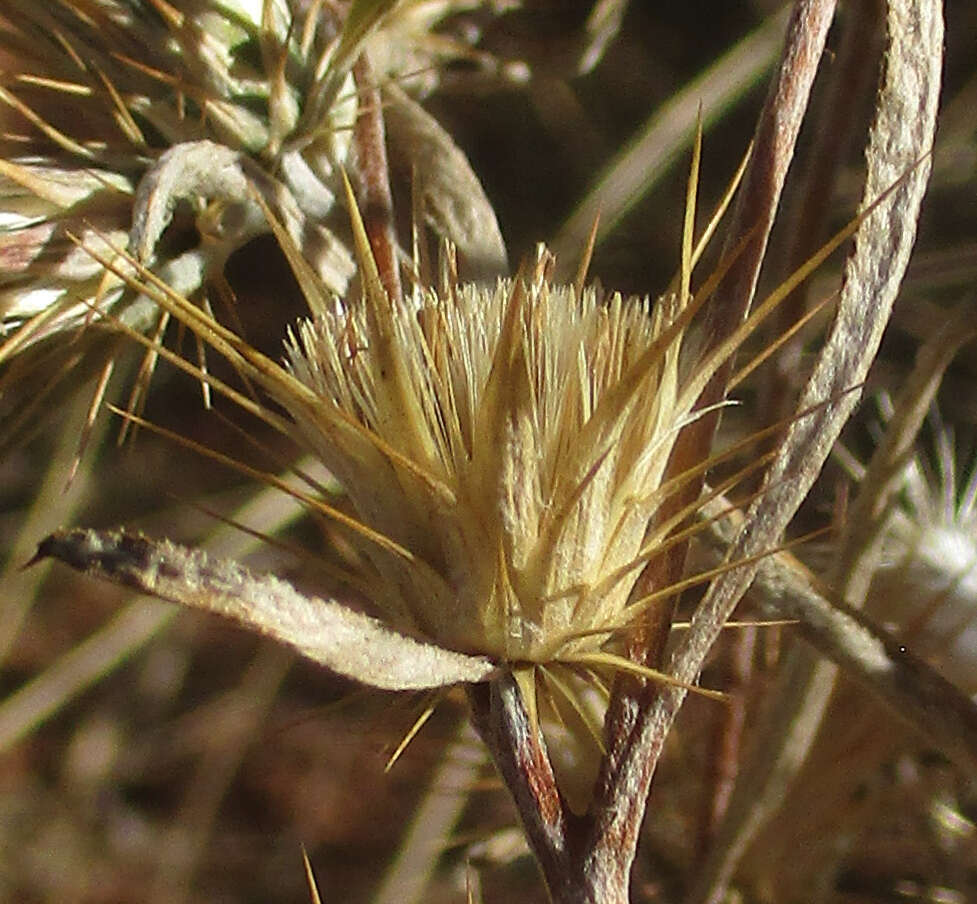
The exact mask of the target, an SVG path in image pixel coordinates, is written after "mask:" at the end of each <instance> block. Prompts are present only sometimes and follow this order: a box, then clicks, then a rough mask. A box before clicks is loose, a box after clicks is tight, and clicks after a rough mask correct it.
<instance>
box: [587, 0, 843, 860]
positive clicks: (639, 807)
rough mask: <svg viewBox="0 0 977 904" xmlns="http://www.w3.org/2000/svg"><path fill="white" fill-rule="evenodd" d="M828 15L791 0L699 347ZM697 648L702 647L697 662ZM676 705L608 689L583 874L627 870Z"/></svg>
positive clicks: (734, 321)
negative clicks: (729, 257)
mask: <svg viewBox="0 0 977 904" xmlns="http://www.w3.org/2000/svg"><path fill="white" fill-rule="evenodd" d="M833 13H834V2H833V0H799V2H798V3H797V4H796V6H795V7H794V10H793V14H792V16H791V20H790V24H789V25H788V30H787V41H786V45H785V49H784V54H783V57H782V60H781V65H780V68H779V70H778V74H777V77H776V79H775V80H774V83H773V85H772V86H771V90H770V93H769V95H768V97H767V101H766V104H765V105H764V109H763V111H762V113H761V116H760V121H759V123H758V126H757V134H756V139H755V146H754V153H753V157H752V159H751V163H750V167H749V170H748V172H747V174H746V177H745V179H744V184H743V186H742V187H741V190H740V194H739V200H738V202H737V207H736V210H735V213H734V215H733V220H732V225H731V228H730V232H729V238H728V242H727V248H733V247H735V245H736V244H737V243H738V242H739V241H740V240H741V239H742V237H743V236H744V235H746V234H748V233H751V231H752V235H751V238H750V239H749V240H748V242H747V244H746V247H745V249H744V250H743V252H742V253H741V254H740V255H739V257H738V258H737V260H736V262H735V263H734V264H733V266H732V267H731V268H730V271H729V273H728V274H727V276H726V278H725V280H724V281H723V284H722V286H721V288H720V291H719V292H718V293H717V297H716V301H715V303H714V304H713V305H712V306H711V308H710V310H709V314H708V317H707V321H706V330H705V336H706V345H707V348H712V347H715V346H716V345H718V344H719V343H720V342H722V341H723V339H724V338H725V337H726V336H727V335H729V334H730V333H731V332H732V331H733V330H734V329H735V328H736V327H737V326H738V325H739V324H740V323H741V322H742V320H743V319H744V317H745V316H746V314H747V312H748V311H749V306H750V302H751V300H752V297H753V293H754V291H755V287H756V283H757V279H758V276H759V272H760V266H761V264H762V261H763V255H764V252H765V249H766V244H767V238H768V235H769V231H770V226H771V225H772V223H773V217H774V213H775V211H776V207H777V202H778V200H779V197H780V192H781V188H782V186H783V182H784V179H785V177H786V173H787V168H788V166H789V164H790V160H791V157H792V155H793V149H794V144H795V142H796V139H797V134H798V132H799V130H800V123H801V119H802V117H803V113H804V110H805V108H806V105H807V99H808V96H809V93H810V87H811V84H812V82H813V79H814V74H815V72H816V71H817V65H818V61H819V59H820V56H821V50H822V48H823V46H824V41H825V38H826V35H827V31H828V26H829V25H830V22H831V18H832V15H833ZM731 366H732V362H730V364H729V365H728V366H727V367H726V368H722V369H721V370H720V371H719V372H718V373H717V374H716V376H715V377H714V378H713V380H712V381H711V382H710V384H709V386H707V388H706V390H705V391H704V393H703V396H702V397H701V398H700V400H699V404H698V406H697V407H706V406H708V405H711V404H713V403H715V402H716V401H718V400H720V399H721V398H722V397H723V395H724V393H725V390H726V382H727V380H728V376H729V372H730V368H731ZM717 421H718V414H712V415H707V416H704V417H702V418H699V419H698V420H697V421H695V422H694V423H693V424H691V425H689V426H688V427H687V428H686V429H685V430H684V431H683V433H682V436H681V437H680V438H679V441H678V442H677V444H676V449H675V452H674V455H673V460H672V462H670V465H669V469H670V472H671V473H672V474H675V473H679V472H680V471H684V470H685V469H687V468H689V467H690V465H691V464H692V463H696V462H700V461H702V460H703V456H704V455H707V454H708V449H709V447H710V446H711V444H712V436H713V434H714V432H715V429H716V425H717ZM699 489H700V485H699V483H697V482H695V481H691V482H690V484H689V485H687V487H686V490H685V492H684V493H683V495H682V497H681V498H680V499H675V500H673V501H672V502H671V505H674V506H675V507H676V510H677V509H678V508H680V507H682V506H684V505H685V504H687V503H688V502H689V501H690V500H691V499H694V498H695V497H696V496H697V495H698V492H699ZM684 565H685V550H684V549H679V548H678V547H674V548H673V549H672V550H670V551H669V554H668V556H667V558H666V559H664V560H659V561H657V562H653V563H649V566H648V567H647V568H646V569H645V572H644V573H643V574H642V576H641V578H640V579H639V581H638V583H637V586H636V588H635V593H636V594H638V595H644V594H647V593H649V592H651V590H652V588H657V587H661V586H667V584H668V583H673V582H676V581H677V580H678V579H679V578H680V577H681V573H682V570H683V569H684ZM652 640H653V643H654V648H649V647H648V646H646V647H645V649H644V650H639V649H637V648H635V647H633V648H632V650H631V652H632V655H635V654H639V653H640V654H641V655H642V658H646V659H647V654H648V653H649V652H657V648H658V646H659V644H660V643H661V636H660V635H658V636H657V637H654V638H652ZM639 642H642V643H646V644H647V640H646V639H645V638H639ZM705 652H706V651H705V650H703V651H702V656H704V655H705ZM699 662H700V664H701V659H700V660H699ZM697 673H698V669H697V668H696V669H695V671H694V672H693V671H692V670H689V673H688V677H687V678H686V680H694V679H695V677H696V675H697ZM683 699H684V692H682V691H681V689H680V688H672V687H657V686H649V685H647V684H645V683H644V682H641V681H639V680H635V679H622V680H620V681H619V682H618V684H617V686H616V687H615V690H614V693H613V695H612V698H611V703H610V706H609V709H608V714H607V720H606V724H605V728H606V731H607V735H608V745H609V752H608V755H607V757H606V758H605V760H604V763H603V766H602V770H601V775H600V779H599V781H598V786H597V791H596V797H595V804H594V811H593V812H594V824H593V827H592V834H591V837H590V843H589V849H588V853H587V859H588V861H589V864H588V873H589V874H590V875H593V876H605V875H607V876H611V875H620V874H622V873H623V874H624V875H625V876H626V875H627V874H628V872H629V871H630V866H631V862H632V861H633V858H634V853H635V849H636V846H637V839H638V832H639V829H640V825H641V820H642V818H643V816H644V810H645V802H646V798H647V795H648V790H649V787H650V784H651V777H652V775H653V773H654V770H655V766H656V765H657V762H658V758H659V756H660V755H661V752H662V749H663V747H664V743H665V736H666V734H667V732H668V729H669V727H670V725H671V723H672V720H673V719H674V717H675V715H676V713H677V712H678V709H679V706H680V705H681V703H682V700H683Z"/></svg>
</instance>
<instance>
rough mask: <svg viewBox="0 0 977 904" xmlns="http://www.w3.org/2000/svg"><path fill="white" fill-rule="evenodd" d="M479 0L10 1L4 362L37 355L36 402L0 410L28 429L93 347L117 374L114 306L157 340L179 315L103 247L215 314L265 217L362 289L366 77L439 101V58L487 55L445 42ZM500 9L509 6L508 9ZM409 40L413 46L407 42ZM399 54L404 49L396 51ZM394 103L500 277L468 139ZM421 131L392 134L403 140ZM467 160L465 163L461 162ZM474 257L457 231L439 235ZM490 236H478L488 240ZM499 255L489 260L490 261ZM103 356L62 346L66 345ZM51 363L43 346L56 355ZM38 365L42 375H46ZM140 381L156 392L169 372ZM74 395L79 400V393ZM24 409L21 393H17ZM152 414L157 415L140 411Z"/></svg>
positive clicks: (0, 221)
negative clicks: (464, 144)
mask: <svg viewBox="0 0 977 904" xmlns="http://www.w3.org/2000/svg"><path fill="white" fill-rule="evenodd" d="M470 6H471V4H470V3H469V2H449V0H444V2H437V3H430V2H417V0H414V2H409V3H400V4H393V3H392V2H380V3H376V2H372V3H371V2H364V0H360V2H357V3H353V4H352V5H351V6H340V5H337V4H331V3H330V4H325V3H322V2H314V3H308V2H305V0H290V2H286V0H264V2H249V3H245V2H237V0H228V2H216V0H205V2H199V3H197V2H194V3H176V4H171V3H169V2H166V0H153V2H151V3H148V4H146V3H142V2H136V0H100V2H97V3H89V2H82V0H70V2H66V3H59V4H53V5H50V4H38V3H34V2H29V0H13V2H11V3H8V4H6V5H5V6H4V9H3V13H2V14H3V17H4V20H5V25H4V29H3V31H0V51H3V52H4V53H5V54H6V56H8V57H9V58H10V59H11V60H12V61H13V65H14V67H15V68H14V71H13V73H12V74H9V75H8V74H5V75H4V76H3V78H2V80H0V102H2V103H3V104H4V105H6V107H7V108H9V111H10V113H11V120H12V126H13V127H12V129H10V130H9V131H8V132H7V133H6V134H4V135H3V136H0V262H2V263H3V267H2V271H3V272H2V273H0V340H5V341H3V342H2V344H0V364H5V363H7V362H10V361H14V360H15V359H20V360H19V362H18V364H17V366H16V367H15V368H14V372H13V373H12V374H10V375H8V376H7V377H6V378H5V380H4V383H2V384H0V392H2V391H3V388H4V385H5V384H6V385H12V384H14V383H17V384H18V385H19V386H21V387H23V386H24V385H25V384H26V382H27V380H32V381H33V383H34V384H35V385H34V387H33V391H31V392H27V393H24V392H18V393H16V394H14V395H12V396H11V398H12V405H13V409H14V410H13V411H12V412H10V413H8V412H6V411H3V410H0V422H3V421H4V420H5V419H7V427H8V429H6V430H5V431H4V432H5V433H6V434H7V440H8V441H10V439H11V437H12V435H13V430H12V429H9V428H10V427H11V423H16V422H17V421H18V420H20V419H25V418H24V415H25V412H24V411H23V410H21V407H22V403H21V402H20V400H21V399H23V398H25V397H27V396H32V395H36V396H46V395H47V394H49V393H51V392H52V391H53V389H54V386H55V385H57V384H59V383H61V382H64V381H59V380H58V379H56V377H57V376H59V375H60V376H61V377H65V376H67V374H68V373H72V372H74V373H77V370H76V368H78V366H79V363H80V361H79V358H80V351H81V349H82V348H84V349H88V350H90V351H91V352H92V354H90V355H88V356H87V358H86V361H88V359H91V361H89V362H88V363H89V366H90V367H94V369H96V370H97V369H98V368H99V367H102V366H103V365H104V364H105V361H106V360H110V359H111V357H112V354H113V352H114V350H116V348H117V345H111V343H110V344H109V349H108V352H107V354H106V349H105V347H104V346H105V342H104V341H101V342H100V339H101V340H104V334H105V333H106V332H109V333H112V332H113V330H114V326H113V322H111V321H107V320H102V321H100V322H99V323H98V329H88V327H89V326H90V325H91V324H92V318H91V307H92V306H93V305H97V306H99V307H101V308H103V309H107V310H111V311H112V312H113V315H114V316H115V317H117V318H121V320H122V322H123V323H124V324H125V325H127V326H130V327H132V328H134V329H137V330H139V331H141V332H145V333H150V334H157V335H162V334H163V331H164V329H165V326H166V322H167V315H165V313H163V312H161V311H160V310H159V309H158V308H157V307H156V306H155V305H154V304H152V303H151V302H149V300H148V299H147V298H146V296H145V295H142V294H141V293H139V292H138V291H134V290H133V289H132V288H131V287H127V286H126V285H125V284H124V282H122V281H121V280H119V279H116V278H114V277H113V276H112V275H111V274H106V273H105V271H104V270H103V269H102V268H101V267H100V266H99V265H98V264H97V263H95V262H94V261H93V260H92V259H91V258H90V257H89V256H88V255H87V254H86V253H85V252H84V251H82V250H81V249H79V248H78V247H77V246H76V245H75V242H74V240H73V239H74V237H81V238H82V239H87V240H89V241H90V240H92V239H93V238H94V236H95V235H96V234H100V235H103V236H106V237H108V238H109V239H110V240H111V241H112V242H113V243H115V244H117V245H120V246H126V245H128V248H129V250H130V251H131V253H132V254H133V255H135V256H136V257H137V258H138V259H139V261H140V262H141V263H144V264H146V265H147V266H149V267H151V268H152V269H153V271H154V272H155V273H157V274H158V275H159V276H161V277H162V278H163V279H164V280H165V281H166V282H167V283H169V284H170V285H172V286H174V287H175V288H177V289H178V290H179V291H180V292H181V293H182V294H183V295H185V296H186V297H188V298H191V299H193V300H194V301H196V302H197V303H199V304H205V305H206V304H207V303H209V301H210V300H211V299H213V298H214V297H219V298H220V299H221V300H224V301H226V300H228V299H229V298H231V297H232V294H233V293H232V291H231V289H230V287H229V286H228V284H227V280H226V278H225V275H224V267H225V264H226V262H227V260H228V258H229V257H230V256H231V255H232V254H233V253H234V252H235V251H237V250H238V249H240V248H242V247H243V246H244V245H245V244H247V243H248V242H249V241H250V240H251V239H253V238H254V237H255V236H257V235H260V234H263V233H267V231H268V224H267V220H266V219H265V217H264V215H263V213H262V210H261V206H260V205H259V204H258V203H257V202H256V200H255V199H254V197H253V196H252V191H255V192H257V194H258V195H259V196H260V198H261V200H262V202H263V203H264V204H265V205H267V206H268V207H269V208H270V209H271V210H272V211H274V213H275V216H276V217H277V218H278V219H279V220H280V221H282V223H283V224H284V226H285V228H286V229H287V230H289V232H290V234H291V235H292V237H293V238H294V239H295V241H296V243H297V244H299V245H300V246H301V247H302V249H303V254H304V256H305V259H306V260H307V261H308V263H309V265H310V266H312V267H313V268H314V269H315V271H316V273H317V274H318V276H319V278H320V279H321V280H322V282H323V283H324V285H325V286H326V287H327V288H328V289H329V290H330V291H333V292H337V293H340V294H342V293H343V292H345V290H346V287H347V285H348V282H349V280H350V278H351V277H352V275H353V269H354V267H353V261H352V257H351V254H350V252H349V248H348V235H347V234H346V224H347V217H346V215H345V213H343V212H342V211H338V212H337V211H335V210H334V208H335V206H336V205H335V201H336V195H337V193H341V192H340V190H341V183H340V181H339V175H338V167H339V166H340V165H343V164H347V165H353V166H355V161H353V162H352V163H351V161H350V160H349V159H348V158H349V157H350V156H351V155H350V146H351V135H352V130H353V125H354V123H355V121H356V117H357V114H358V111H359V110H360V109H361V108H362V107H363V104H362V103H361V102H360V97H359V94H358V87H357V85H355V84H354V79H353V77H352V75H351V67H352V65H353V62H354V61H355V60H356V59H357V58H358V57H359V56H361V55H362V56H364V58H366V59H369V60H370V62H371V64H372V68H373V71H374V73H375V77H376V78H377V79H378V80H379V81H386V80H388V79H390V80H396V79H399V78H401V77H403V76H406V75H408V74H409V73H407V72H405V71H404V70H403V69H402V68H399V67H403V66H409V67H411V69H412V70H414V69H421V70H424V72H425V78H424V79H423V80H419V79H417V78H413V79H411V78H408V79H407V80H406V82H405V84H406V85H407V86H408V87H411V86H412V85H413V86H415V87H416V88H417V89H424V90H430V89H431V88H432V87H433V86H434V84H436V81H437V71H438V69H437V65H436V64H437V63H439V62H440V61H441V60H443V59H445V58H449V57H452V56H457V55H459V54H464V53H466V52H467V50H468V49H466V46H465V45H464V43H463V42H462V41H460V40H456V39H449V38H448V37H446V36H442V39H440V40H439V39H438V37H437V36H435V35H433V34H431V30H432V29H434V28H436V27H437V26H438V25H439V24H440V23H441V22H442V21H443V20H444V19H445V18H450V17H452V16H453V15H454V14H456V13H457V12H459V11H463V10H466V9H468V8H469V7H470ZM493 9H495V7H493ZM393 35H396V40H394V39H393V37H392V36H393ZM393 46H396V47H398V48H399V52H398V53H393V52H392V51H391V48H392V47H393ZM391 91H395V92H396V97H395V98H393V99H392V100H390V103H391V105H392V106H394V107H396V108H397V111H398V116H399V119H398V121H399V122H401V123H403V124H404V125H403V143H404V144H405V145H408V144H409V146H408V147H405V148H404V150H403V152H402V153H403V155H404V156H405V157H406V159H407V164H408V168H409V166H410V164H411V163H412V161H413V160H414V158H416V157H421V158H423V160H424V162H425V164H430V162H431V161H434V160H437V159H439V158H442V159H444V160H445V161H446V162H445V163H444V165H443V166H442V167H440V170H438V168H437V167H435V169H436V170H438V171H439V172H441V178H440V181H437V180H436V179H435V178H434V177H432V178H431V179H430V180H429V181H430V182H431V183H432V184H434V183H435V182H436V188H435V189H433V190H432V191H431V192H429V194H435V195H437V194H438V193H439V192H440V196H439V198H440V204H438V203H435V204H433V205H432V207H433V208H436V209H438V210H439V211H443V210H445V209H451V208H452V207H454V208H460V205H458V204H457V203H455V201H456V199H455V198H454V197H450V198H449V197H446V196H447V195H450V194H451V188H452V187H453V188H454V191H455V192H460V191H462V187H460V186H458V185H454V186H452V180H454V181H455V182H458V181H459V180H460V181H461V182H462V183H463V189H464V191H465V192H466V193H467V194H468V196H470V197H471V198H472V199H473V204H474V206H475V207H476V208H477V209H478V211H479V213H480V215H481V222H482V224H483V225H482V228H481V231H480V232H479V233H478V235H477V237H476V238H479V239H480V238H487V241H488V243H489V245H491V248H490V250H489V251H488V252H487V257H488V258H489V259H491V260H492V261H493V263H492V264H491V266H495V267H498V266H499V262H500V261H501V260H504V249H503V248H502V242H501V238H500V236H499V234H498V229H497V227H496V226H495V219H494V214H492V213H491V208H490V207H489V206H488V204H487V202H485V201H484V198H483V195H482V193H481V189H480V187H479V186H478V182H477V180H476V179H475V178H474V176H473V174H471V172H470V170H469V169H468V168H467V163H466V162H464V160H463V158H461V155H460V153H459V152H458V151H457V149H456V148H455V147H454V145H453V143H452V141H451V139H450V138H449V137H448V136H447V134H446V133H445V132H444V131H443V130H442V129H440V127H439V126H438V125H437V123H436V122H434V120H433V119H432V118H431V117H430V116H429V115H428V114H426V113H425V112H424V111H423V110H422V109H421V108H420V107H419V106H418V105H417V104H416V103H415V102H414V101H412V100H411V99H410V98H409V97H408V96H407V95H406V94H405V93H404V92H403V91H400V90H399V89H396V88H395V87H394V88H391ZM401 140H402V139H401V136H400V135H398V134H392V135H391V141H392V143H393V144H397V143H399V142H401ZM459 158H461V161H459ZM437 225H438V226H439V227H441V228H442V229H443V231H444V232H445V233H446V234H448V235H450V236H452V237H455V238H457V240H458V241H459V243H462V242H464V240H465V236H464V235H462V232H463V231H464V230H463V229H458V230H456V229H455V228H454V223H453V222H452V221H451V218H450V216H447V215H446V216H443V217H442V218H441V220H440V222H439V223H438V224H437ZM469 237H470V236H469ZM482 250H484V246H483V248H482ZM81 334H83V336H84V339H85V345H84V346H76V347H75V348H74V349H72V350H71V352H70V353H69V352H65V351H63V350H62V349H60V348H58V347H57V345H56V343H61V344H62V345H63V344H64V343H63V339H64V337H65V336H66V335H68V336H71V337H73V338H76V339H77V338H78V336H79V335H81ZM46 339H50V340H53V341H54V343H55V347H54V348H53V349H52V348H51V347H50V346H51V345H52V343H50V342H49V343H47V346H45V347H44V348H38V346H40V345H41V344H42V343H43V342H44V340H46ZM35 365H36V366H35ZM145 370H146V372H145V373H144V374H143V375H142V376H141V378H140V381H139V382H140V383H142V384H144V383H145V382H147V381H148V373H149V371H150V370H151V363H150V362H147V368H146V369H145ZM76 383H77V381H73V383H72V385H76ZM8 395H9V394H8ZM133 407H134V409H135V410H139V406H138V405H133Z"/></svg>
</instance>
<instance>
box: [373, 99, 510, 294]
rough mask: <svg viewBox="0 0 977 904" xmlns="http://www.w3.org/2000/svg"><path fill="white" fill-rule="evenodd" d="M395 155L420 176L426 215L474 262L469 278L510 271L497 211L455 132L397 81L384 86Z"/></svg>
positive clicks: (398, 162)
mask: <svg viewBox="0 0 977 904" xmlns="http://www.w3.org/2000/svg"><path fill="white" fill-rule="evenodd" d="M383 97H384V100H385V101H386V105H385V107H384V119H385V122H386V126H387V131H388V133H389V136H390V141H389V149H390V154H391V157H392V159H393V160H394V162H395V163H397V164H399V165H400V166H401V167H402V168H403V169H405V170H407V171H408V172H410V171H413V172H415V173H417V174H418V176H417V177H418V178H419V180H420V190H421V192H422V195H423V198H424V210H425V213H426V215H427V217H428V219H429V221H430V223H431V225H432V226H433V227H434V229H435V231H437V232H438V233H439V234H440V235H442V236H444V237H445V238H447V239H450V240H451V241H452V242H453V243H454V244H455V246H456V247H457V248H458V251H459V252H460V253H461V255H462V258H463V259H464V261H465V262H466V263H467V264H468V271H469V272H468V273H467V276H469V277H471V278H473V279H476V280H480V279H492V278H495V277H497V276H501V275H502V274H504V273H506V272H508V263H507V256H506V250H505V243H504V242H503V240H502V233H501V232H500V230H499V224H498V221H497V220H496V218H495V211H494V209H493V208H492V205H491V203H490V202H489V199H488V198H487V197H486V195H485V190H484V189H483V188H482V184H481V183H480V182H479V181H478V177H477V176H476V175H475V173H474V171H473V170H472V168H471V164H470V163H469V162H468V158H466V157H465V155H464V154H463V153H462V152H461V150H460V149H459V147H458V145H456V144H455V143H454V140H453V139H452V138H451V136H450V135H449V134H448V133H447V132H446V131H445V130H444V129H443V128H442V127H441V125H440V124H439V123H438V121H437V120H436V119H435V118H434V117H433V116H431V114H430V113H428V112H427V111H426V110H425V109H424V108H423V107H422V106H421V105H420V104H418V103H417V102H416V101H414V100H412V99H411V98H410V97H408V96H407V95H406V94H405V93H404V92H403V91H402V90H401V89H400V88H398V87H397V86H396V85H394V84H389V85H386V86H385V87H384V89H383Z"/></svg>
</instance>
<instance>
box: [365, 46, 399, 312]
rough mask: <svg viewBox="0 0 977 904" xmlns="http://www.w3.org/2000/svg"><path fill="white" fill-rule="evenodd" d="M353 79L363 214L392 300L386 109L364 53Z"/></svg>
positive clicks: (395, 271)
mask: <svg viewBox="0 0 977 904" xmlns="http://www.w3.org/2000/svg"><path fill="white" fill-rule="evenodd" d="M353 79H354V81H355V82H356V91H357V96H358V99H359V105H360V106H359V113H358V115H357V117H356V125H355V126H354V129H353V143H354V145H355V147H356V170H355V173H354V178H355V184H356V194H357V201H358V203H359V205H360V215H361V216H362V217H363V225H364V226H365V228H366V234H367V237H368V238H369V240H370V247H371V249H372V250H373V259H374V260H375V261H376V264H377V270H378V272H379V274H380V282H382V283H383V287H384V289H386V290H387V295H388V296H389V297H390V298H391V299H396V298H401V297H402V294H401V292H402V290H401V284H400V268H399V267H398V265H397V238H396V235H395V233H394V215H393V209H394V206H393V198H392V196H391V194H390V167H389V165H388V163H387V145H386V135H385V129H384V123H383V108H382V105H381V102H380V89H379V88H378V87H377V84H376V80H375V79H374V78H373V72H372V70H371V68H370V63H369V61H368V60H367V58H366V56H365V54H361V55H360V56H359V58H358V59H357V60H356V63H355V64H354V65H353Z"/></svg>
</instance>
